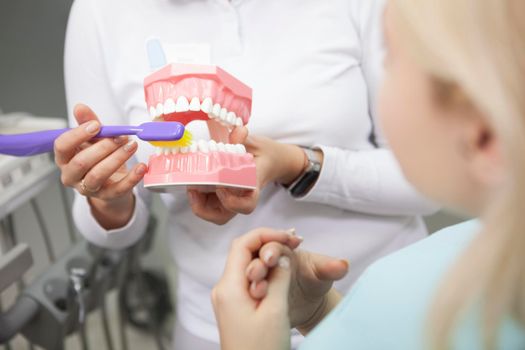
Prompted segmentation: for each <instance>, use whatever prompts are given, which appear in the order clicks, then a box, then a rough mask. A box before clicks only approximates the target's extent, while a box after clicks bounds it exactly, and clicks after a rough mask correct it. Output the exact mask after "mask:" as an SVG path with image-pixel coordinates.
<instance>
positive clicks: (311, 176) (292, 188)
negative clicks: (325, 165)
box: [286, 147, 322, 198]
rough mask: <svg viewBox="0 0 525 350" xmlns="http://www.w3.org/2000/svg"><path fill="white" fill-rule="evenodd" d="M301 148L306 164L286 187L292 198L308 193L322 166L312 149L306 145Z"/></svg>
mask: <svg viewBox="0 0 525 350" xmlns="http://www.w3.org/2000/svg"><path fill="white" fill-rule="evenodd" d="M301 148H302V149H303V151H304V153H305V155H306V158H307V160H308V165H307V166H306V169H304V171H303V173H302V174H301V175H300V176H299V177H298V178H297V179H296V180H295V181H294V182H293V183H292V184H291V185H289V186H287V187H286V188H287V189H288V192H289V193H290V195H291V196H292V197H294V198H301V197H304V196H305V195H306V194H307V193H308V191H309V190H310V189H311V188H312V187H313V185H314V184H315V183H316V182H317V179H318V178H319V175H320V174H321V168H322V163H321V159H320V158H319V156H318V155H317V153H316V152H315V151H314V150H313V149H311V148H306V147H301Z"/></svg>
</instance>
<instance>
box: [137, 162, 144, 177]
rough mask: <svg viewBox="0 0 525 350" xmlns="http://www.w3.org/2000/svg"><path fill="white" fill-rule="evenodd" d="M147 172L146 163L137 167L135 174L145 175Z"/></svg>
mask: <svg viewBox="0 0 525 350" xmlns="http://www.w3.org/2000/svg"><path fill="white" fill-rule="evenodd" d="M145 173H146V166H145V165H144V164H142V165H140V166H139V167H138V168H137V169H135V174H137V175H144V174H145Z"/></svg>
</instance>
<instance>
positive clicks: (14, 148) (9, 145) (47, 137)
mask: <svg viewBox="0 0 525 350" xmlns="http://www.w3.org/2000/svg"><path fill="white" fill-rule="evenodd" d="M68 130H70V129H69V128H65V129H57V130H45V131H37V132H31V133H27V134H15V135H0V154H7V155H11V156H16V157H24V156H32V155H35V154H40V153H47V152H51V151H53V147H54V144H55V139H56V138H57V137H59V136H60V135H62V134H63V133H65V132H66V131H68Z"/></svg>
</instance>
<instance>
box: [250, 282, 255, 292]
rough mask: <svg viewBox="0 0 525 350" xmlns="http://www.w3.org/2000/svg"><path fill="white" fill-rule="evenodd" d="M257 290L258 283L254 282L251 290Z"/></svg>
mask: <svg viewBox="0 0 525 350" xmlns="http://www.w3.org/2000/svg"><path fill="white" fill-rule="evenodd" d="M255 288H257V282H255V281H253V282H252V283H251V284H250V289H251V290H255Z"/></svg>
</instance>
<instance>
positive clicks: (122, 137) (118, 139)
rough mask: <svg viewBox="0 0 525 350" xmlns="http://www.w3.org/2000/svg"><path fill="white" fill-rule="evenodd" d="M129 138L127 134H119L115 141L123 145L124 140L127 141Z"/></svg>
mask: <svg viewBox="0 0 525 350" xmlns="http://www.w3.org/2000/svg"><path fill="white" fill-rule="evenodd" d="M127 140H128V137H127V136H119V137H115V138H114V139H113V142H115V143H116V144H117V145H121V144H123V143H124V142H126V141H127Z"/></svg>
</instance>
